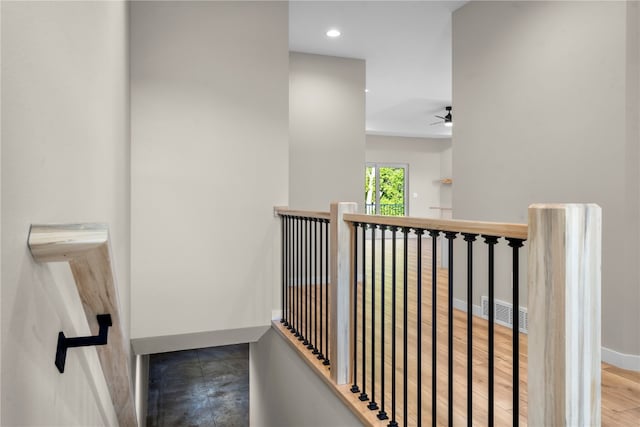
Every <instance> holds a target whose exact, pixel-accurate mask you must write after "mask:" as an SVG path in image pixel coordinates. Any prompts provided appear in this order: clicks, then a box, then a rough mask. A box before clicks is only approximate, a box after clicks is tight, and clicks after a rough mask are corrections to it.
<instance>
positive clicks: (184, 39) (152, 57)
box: [131, 1, 289, 353]
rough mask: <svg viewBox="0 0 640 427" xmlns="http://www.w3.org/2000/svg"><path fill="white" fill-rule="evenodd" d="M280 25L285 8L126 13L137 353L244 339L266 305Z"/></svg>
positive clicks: (262, 5) (279, 136)
mask: <svg viewBox="0 0 640 427" xmlns="http://www.w3.org/2000/svg"><path fill="white" fill-rule="evenodd" d="M287 18H288V8H287V3H285V2H190V1H184V2H183V1H180V2H134V3H132V5H131V117H132V132H131V145H132V148H131V163H132V166H131V169H132V172H131V179H132V189H131V192H132V206H131V207H132V265H133V268H132V332H131V334H132V337H133V339H134V349H136V351H137V352H142V353H144V352H159V351H167V350H175V349H178V348H189V347H191V348H195V347H203V346H210V345H223V344H232V343H237V342H247V341H250V340H252V339H256V338H257V337H259V336H260V334H261V333H262V332H264V329H266V327H267V325H268V324H269V321H270V319H271V315H272V310H273V309H274V308H275V307H277V306H278V304H279V300H278V298H277V295H278V292H279V291H278V289H279V288H278V284H279V280H280V279H279V272H280V268H279V264H278V263H279V259H278V258H277V257H278V255H279V253H280V252H279V250H278V248H279V246H278V239H277V237H278V234H276V233H277V232H278V220H277V219H276V218H274V216H273V206H282V205H286V204H287V187H288V142H287V130H288V129H287V126H288V108H287V103H288V97H287V93H288V82H289V80H288V75H289V70H288V63H289V52H288V37H287V34H288V33H287V32H288V30H287V28H288V25H287V22H288V21H287ZM261 328H263V329H261Z"/></svg>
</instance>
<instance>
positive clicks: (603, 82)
mask: <svg viewBox="0 0 640 427" xmlns="http://www.w3.org/2000/svg"><path fill="white" fill-rule="evenodd" d="M631 3H634V2H629V4H627V3H625V2H470V3H468V4H466V5H465V6H463V7H462V8H460V9H458V10H457V11H456V12H454V16H453V94H454V96H453V105H454V106H455V110H454V111H455V119H456V122H455V123H456V125H455V128H454V132H453V143H452V145H453V175H454V177H455V181H454V191H453V208H454V215H455V217H456V218H458V219H475V220H488V221H505V222H526V221H527V216H526V215H527V207H528V205H529V204H531V203H535V202H577V203H580V202H595V203H597V204H599V205H600V206H601V207H602V209H603V251H602V252H603V254H602V260H603V265H602V314H603V324H602V326H603V329H602V343H603V346H604V347H605V348H608V349H610V350H613V351H614V352H618V353H621V354H623V355H636V356H638V355H640V334H638V331H637V327H636V325H638V324H640V310H638V306H639V305H640V274H639V267H638V265H640V262H639V260H640V251H639V249H638V247H639V245H640V238H639V234H638V221H639V214H638V213H639V207H640V206H639V202H638V200H639V198H638V194H639V186H640V180H639V179H638V167H639V165H640V161H639V157H638V144H639V140H638V125H637V123H638V98H639V97H638V79H639V78H640V74H639V73H638V38H637V37H638V33H637V26H638V22H639V20H638V15H637V4H635V5H632V4H631ZM634 52H635V53H634ZM483 249H484V248H483ZM506 256H507V257H508V256H509V255H508V251H507V252H506ZM507 262H509V261H508V258H507ZM458 264H461V263H458ZM524 267H525V266H522V267H521V268H524ZM509 275H510V271H509V270H508V267H506V268H503V269H502V270H501V271H500V273H499V279H500V280H501V284H502V286H501V287H500V288H499V289H498V291H497V292H498V293H499V295H501V296H503V297H505V298H507V297H508V295H510V294H511V291H510V289H509V288H508V286H509V285H508V283H509V282H508V278H509ZM457 276H458V278H459V279H462V278H464V277H465V276H464V275H463V274H457ZM476 277H483V276H476ZM484 294H485V295H486V292H484ZM476 295H478V293H476ZM459 297H460V296H459ZM476 303H477V302H476ZM632 325H633V326H632Z"/></svg>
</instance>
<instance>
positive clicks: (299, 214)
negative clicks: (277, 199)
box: [274, 206, 331, 220]
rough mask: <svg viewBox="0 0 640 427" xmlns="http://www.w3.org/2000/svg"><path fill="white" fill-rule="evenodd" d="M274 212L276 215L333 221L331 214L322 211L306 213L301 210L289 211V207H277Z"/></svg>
mask: <svg viewBox="0 0 640 427" xmlns="http://www.w3.org/2000/svg"><path fill="white" fill-rule="evenodd" d="M274 212H275V214H276V215H281V216H282V215H289V216H296V217H301V218H317V219H327V220H330V219H331V214H330V213H329V212H322V211H305V210H299V209H289V208H288V207H282V206H277V207H275V208H274Z"/></svg>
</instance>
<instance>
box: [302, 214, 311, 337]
mask: <svg viewBox="0 0 640 427" xmlns="http://www.w3.org/2000/svg"><path fill="white" fill-rule="evenodd" d="M309 224H310V221H309V218H305V219H304V238H305V242H304V243H305V244H304V273H305V275H304V279H303V280H304V282H305V284H304V302H305V307H304V340H303V341H302V345H305V346H307V348H309V339H310V338H311V337H310V334H309V333H310V328H309V326H310V325H309V317H310V316H309V314H310V313H309V310H310V308H311V301H310V298H309V297H310V292H309V286H311V280H310V271H311V263H310V260H311V257H310V256H309V248H310V247H311V245H310V242H309V234H310V233H309Z"/></svg>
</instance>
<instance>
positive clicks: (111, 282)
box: [29, 224, 137, 426]
mask: <svg viewBox="0 0 640 427" xmlns="http://www.w3.org/2000/svg"><path fill="white" fill-rule="evenodd" d="M29 249H30V250H31V255H32V256H33V259H34V260H35V261H36V262H60V261H63V262H64V261H67V262H69V266H70V267H71V272H72V273H73V278H74V280H75V282H76V286H77V288H78V294H79V295H80V300H81V301H82V306H83V308H84V312H85V315H86V317H87V321H88V323H89V327H90V328H91V330H92V331H97V330H98V324H97V317H96V316H97V315H98V314H106V313H108V314H110V315H111V319H112V323H113V326H112V327H111V329H110V330H109V338H108V344H107V345H102V346H98V347H96V350H97V352H98V358H99V359H100V364H101V365H102V371H103V373H104V376H105V380H106V383H107V386H108V388H109V393H110V395H111V400H112V402H113V406H114V409H115V412H116V415H117V417H118V423H119V425H121V426H136V425H137V418H136V414H135V406H134V399H133V380H132V376H131V369H130V355H129V353H130V346H129V342H128V341H126V340H125V336H126V335H125V334H124V331H123V325H122V323H121V321H120V310H119V301H118V289H117V287H116V282H115V272H114V270H113V264H112V261H111V259H112V255H111V246H110V244H109V230H108V227H107V226H106V224H64V225H32V226H31V229H30V231H29ZM51 356H52V359H51V369H55V367H54V365H53V350H52V355H51Z"/></svg>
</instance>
